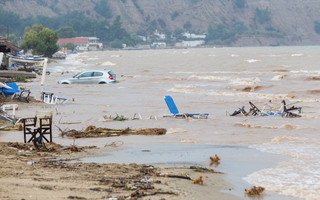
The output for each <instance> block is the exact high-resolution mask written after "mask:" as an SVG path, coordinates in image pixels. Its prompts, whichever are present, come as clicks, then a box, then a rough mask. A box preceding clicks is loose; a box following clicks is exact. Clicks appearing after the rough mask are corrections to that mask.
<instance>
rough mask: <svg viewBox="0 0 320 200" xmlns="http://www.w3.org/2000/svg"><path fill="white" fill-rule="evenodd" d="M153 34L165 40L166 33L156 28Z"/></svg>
mask: <svg viewBox="0 0 320 200" xmlns="http://www.w3.org/2000/svg"><path fill="white" fill-rule="evenodd" d="M153 34H154V35H155V36H157V37H158V38H159V39H160V40H165V39H166V34H164V33H160V32H159V31H158V30H155V31H154V32H153Z"/></svg>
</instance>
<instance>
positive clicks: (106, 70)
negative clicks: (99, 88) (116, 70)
mask: <svg viewBox="0 0 320 200" xmlns="http://www.w3.org/2000/svg"><path fill="white" fill-rule="evenodd" d="M109 71H111V70H108V69H90V70H85V71H82V72H109ZM82 72H81V73H82Z"/></svg>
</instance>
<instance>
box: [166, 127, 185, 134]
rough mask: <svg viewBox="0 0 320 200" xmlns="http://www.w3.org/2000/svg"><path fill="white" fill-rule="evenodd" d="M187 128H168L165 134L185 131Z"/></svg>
mask: <svg viewBox="0 0 320 200" xmlns="http://www.w3.org/2000/svg"><path fill="white" fill-rule="evenodd" d="M187 132H188V130H185V129H181V128H169V129H168V131H167V134H176V133H187Z"/></svg>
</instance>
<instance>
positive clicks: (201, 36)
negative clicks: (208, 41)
mask: <svg viewBox="0 0 320 200" xmlns="http://www.w3.org/2000/svg"><path fill="white" fill-rule="evenodd" d="M182 35H183V36H184V37H186V38H188V39H205V38H206V35H205V34H202V35H197V34H194V33H189V32H184V33H183V34H182Z"/></svg>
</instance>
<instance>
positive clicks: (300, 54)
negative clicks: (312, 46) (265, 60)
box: [291, 53, 304, 57]
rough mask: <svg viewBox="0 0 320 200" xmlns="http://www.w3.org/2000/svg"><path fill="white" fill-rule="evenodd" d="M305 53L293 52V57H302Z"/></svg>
mask: <svg viewBox="0 0 320 200" xmlns="http://www.w3.org/2000/svg"><path fill="white" fill-rule="evenodd" d="M303 55H304V54H302V53H296V54H291V57H300V56H303Z"/></svg>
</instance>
